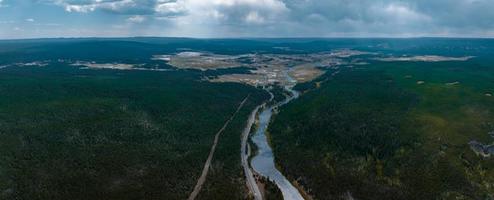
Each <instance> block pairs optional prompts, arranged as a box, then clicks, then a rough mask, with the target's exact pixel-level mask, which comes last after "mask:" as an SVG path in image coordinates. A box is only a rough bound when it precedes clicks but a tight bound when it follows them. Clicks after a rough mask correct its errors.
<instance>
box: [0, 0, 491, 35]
mask: <svg viewBox="0 0 494 200" xmlns="http://www.w3.org/2000/svg"><path fill="white" fill-rule="evenodd" d="M130 36H168V37H199V38H223V37H494V0H408V1H407V0H0V39H14V38H53V37H130Z"/></svg>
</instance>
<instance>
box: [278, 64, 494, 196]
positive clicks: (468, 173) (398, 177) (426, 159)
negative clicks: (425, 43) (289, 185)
mask: <svg viewBox="0 0 494 200" xmlns="http://www.w3.org/2000/svg"><path fill="white" fill-rule="evenodd" d="M327 74H328V75H326V77H322V78H321V79H320V80H326V81H325V82H324V83H323V84H322V86H321V87H320V88H315V87H308V85H310V84H306V85H304V86H303V87H299V88H301V89H310V90H307V92H306V93H305V94H304V95H302V96H301V97H300V98H299V99H297V100H295V101H293V102H292V103H290V104H288V105H287V106H286V107H284V108H283V109H282V110H281V112H280V114H279V115H277V116H275V118H274V122H273V123H272V124H271V126H270V130H269V131H270V134H271V136H272V144H273V146H274V151H275V155H276V160H277V164H278V165H279V167H280V169H281V170H282V171H283V173H284V174H285V175H287V176H288V177H289V179H291V180H293V181H297V182H298V183H300V184H301V185H302V186H304V188H305V189H306V191H307V192H308V193H309V194H310V195H312V196H313V197H314V198H315V199H344V198H348V197H350V196H351V197H354V198H355V199H492V198H494V197H493V196H492V195H493V194H494V190H493V184H494V160H493V159H492V158H483V157H481V156H477V155H476V154H475V153H474V152H473V151H472V150H471V149H470V147H469V145H468V142H469V141H471V140H477V141H482V142H484V143H486V144H489V143H492V142H493V140H494V139H493V138H491V137H490V136H489V135H488V134H487V133H488V132H490V131H493V130H494V126H493V125H494V114H493V113H494V99H493V98H492V97H490V96H489V95H486V93H488V92H492V91H494V82H493V80H494V68H493V66H492V65H491V64H490V61H488V60H487V61H486V60H482V59H474V60H472V61H468V62H440V63H427V62H391V63H381V62H372V63H371V64H370V65H367V66H365V67H361V68H343V69H341V73H339V74H337V75H335V76H331V75H330V74H331V73H327Z"/></svg>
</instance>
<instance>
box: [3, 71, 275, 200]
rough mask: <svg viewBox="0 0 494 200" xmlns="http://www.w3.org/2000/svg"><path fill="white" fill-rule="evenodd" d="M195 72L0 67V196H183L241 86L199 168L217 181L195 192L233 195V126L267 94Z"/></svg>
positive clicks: (237, 181) (236, 144)
mask: <svg viewBox="0 0 494 200" xmlns="http://www.w3.org/2000/svg"><path fill="white" fill-rule="evenodd" d="M199 80H200V75H199V74H198V72H190V71H174V72H163V73H160V72H145V71H142V72H140V71H118V70H116V71H115V70H80V69H78V68H75V67H70V66H46V67H41V68H40V67H23V68H20V67H18V68H6V69H3V70H2V72H1V73H0V96H1V97H2V98H0V156H1V159H0V191H2V192H1V193H0V195H1V199H30V200H34V199H105V200H109V199H119V200H121V199H184V198H186V197H187V196H188V195H189V193H190V192H191V191H192V188H193V186H194V185H195V183H196V181H197V178H198V176H199V175H200V171H201V170H202V167H203V164H204V161H205V160H206V158H207V154H208V152H209V149H210V147H211V144H212V140H213V136H214V134H215V133H216V132H217V131H218V130H219V129H220V127H221V126H222V125H223V124H224V122H225V121H226V120H227V119H228V118H229V117H230V115H231V114H232V113H233V112H234V111H235V109H236V108H237V106H238V105H239V104H240V102H241V101H242V100H243V99H244V98H245V97H246V96H247V95H249V94H250V97H249V100H248V103H247V104H246V106H245V107H244V109H242V112H241V113H239V114H238V115H237V117H236V118H235V120H234V122H233V123H232V124H231V127H229V128H228V131H227V132H226V133H225V134H224V135H225V136H226V137H225V138H222V139H221V141H220V147H219V149H218V152H217V155H216V156H215V163H214V168H213V170H212V171H213V173H211V177H208V179H210V180H211V181H212V182H214V181H216V179H221V180H222V182H221V184H220V185H215V184H213V183H209V180H208V182H207V183H208V184H209V185H211V186H208V187H206V191H207V192H208V196H205V197H204V199H208V198H209V197H211V198H209V199H215V198H217V197H225V198H226V197H228V198H230V197H232V198H235V199H241V198H242V197H243V196H245V195H246V194H245V189H244V188H245V186H244V180H243V175H242V174H241V173H242V170H240V169H241V168H240V161H239V159H240V158H239V154H240V153H239V150H240V133H241V130H242V129H241V127H242V126H243V125H244V123H245V119H246V118H247V115H248V113H249V112H250V110H252V109H253V107H254V105H257V104H260V102H262V101H264V100H265V99H267V98H268V97H269V96H268V94H267V93H265V92H263V91H262V90H258V89H255V88H252V87H248V86H243V85H240V84H213V83H208V82H203V81H199ZM231 151H234V152H235V153H234V154H233V153H231ZM230 153H231V154H230ZM237 161H238V162H237ZM230 189H231V190H230Z"/></svg>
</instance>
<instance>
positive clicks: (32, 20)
mask: <svg viewBox="0 0 494 200" xmlns="http://www.w3.org/2000/svg"><path fill="white" fill-rule="evenodd" d="M26 22H34V19H33V18H28V19H26Z"/></svg>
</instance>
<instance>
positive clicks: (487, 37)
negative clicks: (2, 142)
mask: <svg viewBox="0 0 494 200" xmlns="http://www.w3.org/2000/svg"><path fill="white" fill-rule="evenodd" d="M132 38H163V39H165V38H169V39H192V40H193V39H196V40H224V39H238V40H242V39H243V40H260V39H428V38H429V39H494V36H409V37H405V36H403V37H402V36H368V37H367V36H348V37H346V36H338V37H336V36H335V37H332V36H328V37H324V36H323V37H309V36H307V37H302V36H301V37H298V36H295V37H186V36H185V37H179V36H110V37H107V36H88V37H84V36H81V37H28V38H0V41H20V40H57V39H59V40H63V39H66V40H77V39H132Z"/></svg>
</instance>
